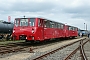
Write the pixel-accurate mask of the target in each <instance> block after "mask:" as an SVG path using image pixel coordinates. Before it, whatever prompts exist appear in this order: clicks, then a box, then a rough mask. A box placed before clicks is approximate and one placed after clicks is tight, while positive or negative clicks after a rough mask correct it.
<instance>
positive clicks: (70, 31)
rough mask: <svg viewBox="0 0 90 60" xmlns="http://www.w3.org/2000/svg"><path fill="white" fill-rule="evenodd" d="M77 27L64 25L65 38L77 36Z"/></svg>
mask: <svg viewBox="0 0 90 60" xmlns="http://www.w3.org/2000/svg"><path fill="white" fill-rule="evenodd" d="M77 29H78V28H77V27H74V26H69V25H65V32H66V33H65V37H67V38H75V37H77V36H78V31H77Z"/></svg>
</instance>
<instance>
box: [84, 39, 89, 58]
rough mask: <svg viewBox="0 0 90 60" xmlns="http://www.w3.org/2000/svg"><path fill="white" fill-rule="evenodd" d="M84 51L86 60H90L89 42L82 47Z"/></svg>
mask: <svg viewBox="0 0 90 60" xmlns="http://www.w3.org/2000/svg"><path fill="white" fill-rule="evenodd" d="M89 40H90V39H89ZM84 51H85V54H86V56H87V58H88V60H90V41H89V42H88V43H86V44H85V45H84Z"/></svg>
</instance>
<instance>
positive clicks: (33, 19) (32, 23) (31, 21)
mask: <svg viewBox="0 0 90 60" xmlns="http://www.w3.org/2000/svg"><path fill="white" fill-rule="evenodd" d="M29 24H30V26H35V18H30V21H29Z"/></svg>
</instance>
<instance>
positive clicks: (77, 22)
mask: <svg viewBox="0 0 90 60" xmlns="http://www.w3.org/2000/svg"><path fill="white" fill-rule="evenodd" d="M89 2H90V1H89V0H53V1H52V0H1V1H0V4H1V5H0V16H1V17H2V18H1V19H3V20H7V19H8V18H7V17H8V16H11V19H12V21H14V19H15V18H17V17H18V18H19V17H23V16H24V15H25V16H26V17H44V18H46V19H50V20H54V21H57V22H61V23H67V24H70V25H73V26H77V27H79V28H81V29H83V26H82V25H83V23H86V24H87V25H88V26H89V22H90V4H89ZM88 29H90V27H88Z"/></svg>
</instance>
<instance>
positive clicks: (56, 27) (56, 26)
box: [12, 18, 77, 41]
mask: <svg viewBox="0 0 90 60" xmlns="http://www.w3.org/2000/svg"><path fill="white" fill-rule="evenodd" d="M73 32H75V34H74V33H73ZM12 36H13V38H14V39H15V40H26V41H43V40H47V39H52V38H65V37H72V36H73V37H75V36H77V30H69V26H68V25H65V24H63V23H58V22H54V21H51V20H47V19H43V18H16V19H15V22H14V28H13V34H12Z"/></svg>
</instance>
